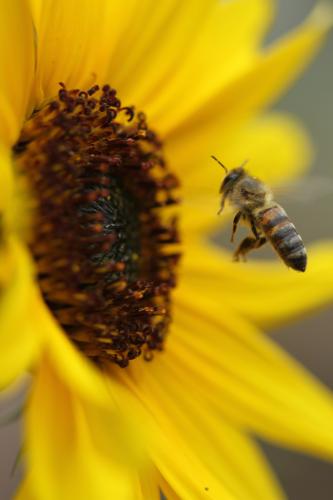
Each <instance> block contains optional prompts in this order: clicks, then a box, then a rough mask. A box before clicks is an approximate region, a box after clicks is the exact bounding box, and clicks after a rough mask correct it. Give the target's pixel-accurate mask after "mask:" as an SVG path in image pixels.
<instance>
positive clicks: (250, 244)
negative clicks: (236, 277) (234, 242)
mask: <svg viewBox="0 0 333 500" xmlns="http://www.w3.org/2000/svg"><path fill="white" fill-rule="evenodd" d="M266 241H267V239H266V238H265V237H264V236H263V237H259V238H258V239H256V238H252V236H247V237H246V238H244V239H243V241H242V242H241V244H240V245H239V247H238V248H237V250H236V252H235V253H234V260H236V261H238V260H239V258H240V257H242V258H243V259H244V260H246V258H245V255H246V254H247V253H248V252H250V251H251V250H254V249H255V248H260V247H261V246H262V245H264V244H265V243H266Z"/></svg>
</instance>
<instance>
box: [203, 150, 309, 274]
mask: <svg viewBox="0 0 333 500" xmlns="http://www.w3.org/2000/svg"><path fill="white" fill-rule="evenodd" d="M212 158H213V160H215V161H216V162H217V163H219V165H221V167H222V168H224V170H225V171H226V176H225V178H224V179H223V181H222V183H221V187H220V191H219V192H220V194H221V207H220V210H219V212H218V213H221V212H222V210H223V208H224V204H225V202H226V200H228V201H229V202H230V204H231V205H232V206H233V207H234V208H235V209H237V213H236V215H235V217H234V221H233V226H232V235H231V241H232V242H233V240H234V236H235V233H236V230H237V225H238V223H239V221H240V220H241V219H243V220H244V221H246V222H247V223H248V224H249V225H250V228H251V231H252V233H253V236H247V237H246V238H244V239H243V241H242V242H241V243H240V245H239V247H238V248H237V250H236V251H235V253H234V259H235V260H237V261H238V260H239V259H240V257H242V258H243V259H244V260H245V255H246V254H247V253H248V252H250V251H251V250H254V249H255V248H260V247H261V246H263V245H264V244H265V243H266V242H267V241H269V242H270V243H271V244H272V246H273V248H274V249H275V251H276V252H277V253H278V255H279V256H280V257H281V259H282V260H283V261H284V263H285V264H286V265H287V266H288V267H291V268H292V269H295V270H296V271H302V272H304V271H305V269H306V262H307V256H306V249H305V246H304V243H303V241H302V238H301V237H300V235H299V234H298V232H297V231H296V228H295V226H294V224H293V223H292V222H291V221H290V220H289V218H288V215H287V214H286V212H285V210H284V209H283V208H282V207H281V206H280V205H278V204H277V203H276V202H275V201H274V197H273V193H272V192H271V190H270V189H269V188H268V187H267V186H265V184H263V183H262V182H261V181H260V180H259V179H256V178H255V177H252V176H250V175H249V174H248V173H247V172H246V170H245V169H244V165H245V163H244V164H243V165H241V166H240V167H238V168H234V169H232V170H230V171H228V169H227V168H226V167H225V166H224V165H223V163H221V162H220V161H219V160H218V159H217V158H216V157H215V156H212Z"/></svg>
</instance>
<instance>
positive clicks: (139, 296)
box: [14, 84, 179, 366]
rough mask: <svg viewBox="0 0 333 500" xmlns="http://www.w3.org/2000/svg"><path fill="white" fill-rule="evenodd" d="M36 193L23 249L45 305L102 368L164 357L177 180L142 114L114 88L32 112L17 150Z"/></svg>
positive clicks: (73, 94)
mask: <svg viewBox="0 0 333 500" xmlns="http://www.w3.org/2000/svg"><path fill="white" fill-rule="evenodd" d="M14 153H15V159H16V163H17V165H18V169H19V172H20V173H22V174H24V175H25V176H26V177H27V178H28V181H29V183H30V185H31V191H32V192H33V196H34V200H35V207H34V230H33V234H32V238H31V241H30V248H31V250H32V253H33V256H34V258H35V261H36V267H37V273H38V280H39V284H40V287H41V290H42V293H43V296H44V299H45V301H46V303H47V305H48V306H49V308H50V309H51V310H52V312H53V314H54V315H55V317H56V318H57V320H58V321H59V323H60V324H61V325H62V326H63V327H64V329H65V331H66V332H67V334H68V335H69V336H70V338H71V339H72V340H73V341H74V342H75V343H76V344H77V345H78V346H79V347H80V349H81V350H83V351H84V353H85V354H86V355H87V356H89V357H90V358H92V359H94V360H95V361H97V362H98V363H101V362H102V361H103V360H104V361H105V360H111V361H114V362H115V363H117V364H118V365H120V366H126V365H127V364H128V362H129V360H131V359H134V358H136V357H137V356H139V355H140V354H141V353H144V356H145V358H146V359H150V357H151V353H152V351H153V350H155V349H161V348H162V346H163V340H164V337H165V334H166V331H167V328H168V324H169V321H170V291H171V289H172V288H173V287H174V286H175V266H176V263H177V260H178V257H179V253H178V250H177V248H176V243H177V242H178V232H177V223H176V222H177V221H176V217H175V216H171V215H170V216H168V217H166V215H165V214H163V210H164V209H165V207H169V206H174V205H175V204H176V203H177V198H176V194H175V190H176V188H177V187H178V180H177V178H176V176H175V175H173V174H172V173H171V172H169V170H168V169H167V168H166V166H165V163H164V161H163V157H162V154H161V143H160V141H159V140H158V138H157V136H156V134H154V132H153V131H151V130H150V129H149V127H148V125H147V122H146V118H145V116H144V114H143V113H136V112H135V111H134V109H133V108H132V107H123V106H122V105H121V102H120V100H119V99H118V97H117V94H116V91H115V90H114V89H112V88H111V87H110V86H109V85H104V87H102V89H99V87H98V86H97V85H96V86H94V87H93V88H91V89H89V90H88V91H80V90H78V89H76V90H67V89H66V87H65V86H64V85H63V84H61V88H60V90H59V93H58V98H57V99H55V100H52V101H51V102H49V103H47V104H46V105H44V106H43V107H42V108H41V109H40V110H38V111H36V112H35V113H34V114H33V115H32V117H31V118H30V119H29V120H28V121H27V122H26V123H25V126H24V128H23V130H22V133H21V136H20V139H19V141H18V142H17V143H16V145H15V146H14Z"/></svg>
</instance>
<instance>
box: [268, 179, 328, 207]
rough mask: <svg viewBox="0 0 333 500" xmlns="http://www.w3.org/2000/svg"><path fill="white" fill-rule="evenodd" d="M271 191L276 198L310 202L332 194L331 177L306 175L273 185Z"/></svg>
mask: <svg viewBox="0 0 333 500" xmlns="http://www.w3.org/2000/svg"><path fill="white" fill-rule="evenodd" d="M273 191H274V197H275V198H276V200H279V199H280V200H282V199H285V200H288V201H289V200H290V201H295V202H297V203H310V202H314V201H318V200H320V199H322V198H325V197H327V196H330V195H331V196H332V195H333V178H331V177H325V176H319V175H307V176H305V177H302V178H300V179H297V180H294V181H292V182H290V183H288V184H284V185H278V186H275V187H274V188H273Z"/></svg>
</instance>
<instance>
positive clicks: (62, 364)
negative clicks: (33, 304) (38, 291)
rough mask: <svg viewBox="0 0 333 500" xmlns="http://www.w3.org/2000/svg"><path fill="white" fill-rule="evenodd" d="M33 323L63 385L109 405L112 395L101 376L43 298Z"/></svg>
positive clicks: (101, 403)
mask: <svg viewBox="0 0 333 500" xmlns="http://www.w3.org/2000/svg"><path fill="white" fill-rule="evenodd" d="M31 323H32V327H33V329H34V331H37V332H39V336H40V338H41V339H42V342H43V350H44V352H46V353H47V355H48V357H49V359H50V362H51V363H52V365H53V366H55V367H57V369H58V371H59V378H60V379H61V380H62V381H63V383H64V384H66V385H67V386H68V387H69V388H70V389H71V390H72V391H73V392H76V393H77V394H79V395H80V396H81V397H83V398H84V399H86V400H88V401H91V402H94V403H95V404H96V405H99V406H105V405H107V404H108V399H109V394H108V389H107V385H106V383H105V380H104V379H103V377H102V376H101V373H100V372H99V371H98V369H97V368H95V366H94V365H93V364H92V363H90V362H89V361H88V360H87V359H86V358H85V357H84V356H83V355H82V354H81V353H79V351H78V350H77V349H76V348H75V347H74V345H73V344H72V343H71V342H70V341H69V340H68V338H67V337H66V334H65V333H64V332H63V330H62V329H61V327H60V326H59V325H58V323H57V322H56V320H55V318H54V317H53V316H52V314H51V312H50V311H49V309H48V308H47V306H46V305H45V303H44V301H43V299H42V298H41V297H40V296H39V297H38V305H37V308H36V310H35V314H34V315H33V317H32V321H31Z"/></svg>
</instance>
